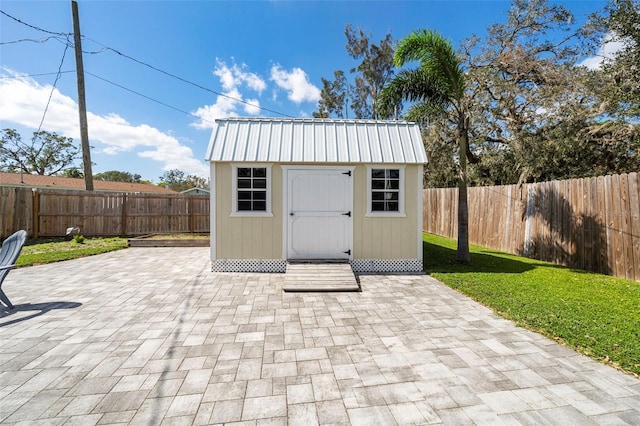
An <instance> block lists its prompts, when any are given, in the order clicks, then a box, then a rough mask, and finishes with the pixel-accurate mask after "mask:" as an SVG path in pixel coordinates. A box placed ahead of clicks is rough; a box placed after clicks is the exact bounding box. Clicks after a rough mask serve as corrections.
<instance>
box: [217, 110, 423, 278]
mask: <svg viewBox="0 0 640 426" xmlns="http://www.w3.org/2000/svg"><path fill="white" fill-rule="evenodd" d="M206 160H208V161H209V162H210V165H211V182H212V186H211V191H212V195H211V261H212V270H213V271H218V272H284V271H285V270H286V265H287V262H288V261H291V260H302V261H304V260H335V261H344V262H349V263H351V266H352V267H353V269H354V271H356V272H416V271H422V179H423V165H424V163H426V161H427V157H426V153H425V150H424V145H423V142H422V137H421V133H420V129H419V127H418V125H417V124H415V123H407V122H402V121H372V120H329V119H279V118H227V119H218V120H216V122H215V125H214V128H213V131H212V134H211V140H210V142H209V147H208V149H207V154H206Z"/></svg>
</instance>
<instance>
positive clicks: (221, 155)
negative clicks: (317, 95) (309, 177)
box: [206, 118, 427, 164]
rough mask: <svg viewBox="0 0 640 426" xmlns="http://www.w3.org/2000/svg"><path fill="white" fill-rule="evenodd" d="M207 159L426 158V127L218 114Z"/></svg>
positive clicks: (390, 160)
mask: <svg viewBox="0 0 640 426" xmlns="http://www.w3.org/2000/svg"><path fill="white" fill-rule="evenodd" d="M206 160H208V161H212V162H220V161H224V162H227V161H228V162H282V163H293V162H302V163H319V162H322V163H418V164H422V163H426V162H427V155H426V153H425V150H424V145H423V142H422V136H421V134H420V128H419V127H418V125H417V124H415V123H408V122H405V121H374V120H329V119H279V118H225V119H217V120H216V122H215V125H214V127H213V131H212V133H211V140H210V141H209V148H208V149H207V156H206Z"/></svg>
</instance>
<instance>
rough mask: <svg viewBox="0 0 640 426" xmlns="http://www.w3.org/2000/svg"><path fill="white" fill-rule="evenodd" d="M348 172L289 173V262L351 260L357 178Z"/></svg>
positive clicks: (309, 171) (321, 170) (322, 169)
mask: <svg viewBox="0 0 640 426" xmlns="http://www.w3.org/2000/svg"><path fill="white" fill-rule="evenodd" d="M352 173H353V172H352V171H351V170H346V169H332V168H313V169H300V170H298V169H290V170H288V171H287V194H286V197H287V207H288V210H287V211H286V212H285V214H287V218H288V221H287V256H288V258H289V259H349V258H350V257H351V247H350V244H351V241H352V236H351V233H352V229H353V212H352V211H351V210H352V208H353V200H352V193H353V183H352V182H353V177H352Z"/></svg>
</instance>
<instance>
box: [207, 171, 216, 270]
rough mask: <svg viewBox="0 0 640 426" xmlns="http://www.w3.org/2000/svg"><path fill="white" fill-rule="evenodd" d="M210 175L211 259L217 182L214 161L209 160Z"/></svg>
mask: <svg viewBox="0 0 640 426" xmlns="http://www.w3.org/2000/svg"><path fill="white" fill-rule="evenodd" d="M210 173H211V176H210V179H209V208H210V209H211V214H210V215H209V234H210V235H209V241H210V244H211V261H213V260H215V258H216V217H217V215H216V197H217V196H218V191H217V188H216V185H217V183H218V181H217V179H216V163H214V162H211V172H210Z"/></svg>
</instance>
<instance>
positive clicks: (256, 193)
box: [236, 167, 267, 212]
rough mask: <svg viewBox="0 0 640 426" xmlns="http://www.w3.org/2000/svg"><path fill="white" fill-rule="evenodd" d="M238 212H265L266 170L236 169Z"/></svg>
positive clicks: (252, 168)
mask: <svg viewBox="0 0 640 426" xmlns="http://www.w3.org/2000/svg"><path fill="white" fill-rule="evenodd" d="M236 184H237V185H236V186H237V200H238V205H237V208H238V211H263V212H264V211H267V202H266V200H267V168H266V167H238V169H237V181H236Z"/></svg>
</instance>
